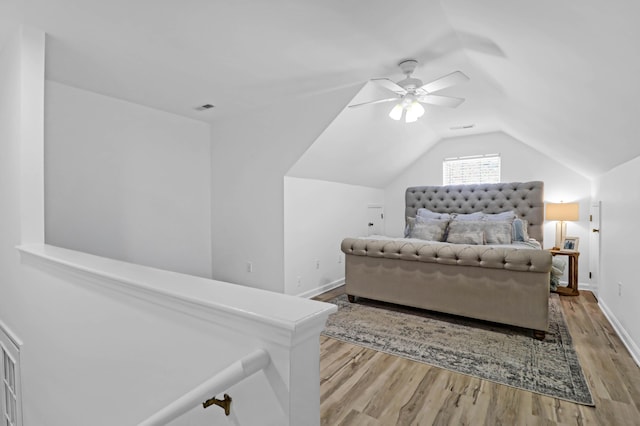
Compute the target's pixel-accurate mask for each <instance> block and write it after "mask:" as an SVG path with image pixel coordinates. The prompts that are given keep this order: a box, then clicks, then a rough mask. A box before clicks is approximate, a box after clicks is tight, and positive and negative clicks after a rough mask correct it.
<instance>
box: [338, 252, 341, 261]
mask: <svg viewBox="0 0 640 426" xmlns="http://www.w3.org/2000/svg"><path fill="white" fill-rule="evenodd" d="M338 263H342V255H341V254H339V255H338Z"/></svg>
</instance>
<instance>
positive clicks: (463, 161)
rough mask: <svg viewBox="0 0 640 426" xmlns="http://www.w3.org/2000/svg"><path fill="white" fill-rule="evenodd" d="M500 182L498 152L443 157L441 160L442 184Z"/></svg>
mask: <svg viewBox="0 0 640 426" xmlns="http://www.w3.org/2000/svg"><path fill="white" fill-rule="evenodd" d="M498 182H500V154H486V155H474V156H469V157H455V158H445V159H444V160H443V161H442V184H443V185H458V184H468V183H498Z"/></svg>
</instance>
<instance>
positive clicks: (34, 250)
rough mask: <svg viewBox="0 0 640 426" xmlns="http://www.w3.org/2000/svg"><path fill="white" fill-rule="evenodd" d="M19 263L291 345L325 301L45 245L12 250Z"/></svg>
mask: <svg viewBox="0 0 640 426" xmlns="http://www.w3.org/2000/svg"><path fill="white" fill-rule="evenodd" d="M17 249H18V251H19V252H20V255H21V261H22V262H23V263H24V264H28V265H30V266H32V267H35V268H37V269H41V270H44V271H45V272H48V273H54V274H57V275H62V276H63V277H66V278H72V279H73V282H75V283H79V284H80V285H85V284H86V285H87V287H91V286H92V285H96V286H100V287H106V288H110V289H112V290H115V291H117V292H120V293H125V294H127V295H129V296H132V297H136V298H139V299H142V300H145V301H147V302H150V303H154V304H157V305H161V306H163V307H165V308H168V309H172V310H176V311H179V312H182V313H184V314H187V315H191V316H195V317H197V318H201V319H203V320H206V321H209V322H213V323H215V324H224V325H225V326H227V327H229V328H232V329H236V330H238V331H239V332H242V333H246V334H250V335H255V336H258V337H259V338H260V339H262V340H266V341H272V342H274V343H277V344H278V345H282V346H286V347H290V346H296V345H297V344H299V343H300V342H302V341H305V340H307V339H308V338H311V337H314V336H315V338H317V336H318V335H319V334H320V332H321V331H322V330H323V329H324V326H325V323H326V320H327V317H328V316H329V314H331V313H333V312H336V311H337V307H336V306H335V305H333V304H330V303H324V302H319V301H315V300H309V299H304V298H300V297H296V296H291V295H286V294H281V293H275V292H270V291H266V290H262V289H256V288H252V287H245V286H241V285H237V284H232V283H228V282H223V281H216V280H211V279H207V278H202V277H196V276H192V275H187V274H182V273H178V272H171V271H166V270H162V269H157V268H152V267H148V266H143V265H137V264H133V263H128V262H123V261H120V260H115V259H109V258H105V257H100V256H95V255H92V254H89V253H84V252H78V251H74V250H69V249H65V248H61V247H56V246H51V245H47V244H29V245H21V246H18V247H17Z"/></svg>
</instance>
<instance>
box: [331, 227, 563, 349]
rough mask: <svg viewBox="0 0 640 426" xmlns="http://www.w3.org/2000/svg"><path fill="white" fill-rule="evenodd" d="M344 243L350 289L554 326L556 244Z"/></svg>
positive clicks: (540, 331) (539, 332)
mask: <svg viewBox="0 0 640 426" xmlns="http://www.w3.org/2000/svg"><path fill="white" fill-rule="evenodd" d="M341 248H342V251H343V252H344V253H345V255H346V277H345V281H346V293H347V294H348V295H349V296H360V297H365V298H370V299H375V300H381V301H386V302H391V303H397V304H402V305H407V306H413V307H417V308H422V309H429V310H433V311H438V312H445V313H449V314H455V315H461V316H465V317H470V318H476V319H481V320H486V321H493V322H498V323H502V324H509V325H515V326H519V327H525V328H530V329H533V330H534V331H535V334H536V337H537V338H541V337H542V338H543V337H544V333H545V332H546V330H547V327H548V315H549V311H548V298H549V272H550V270H551V254H550V253H549V252H548V251H544V250H523V249H511V248H498V247H491V246H486V245H484V246H473V245H464V244H442V243H430V242H427V241H425V242H424V243H417V242H416V243H413V242H407V241H401V240H366V239H355V238H347V239H345V240H343V242H342V247H341ZM350 299H352V298H350Z"/></svg>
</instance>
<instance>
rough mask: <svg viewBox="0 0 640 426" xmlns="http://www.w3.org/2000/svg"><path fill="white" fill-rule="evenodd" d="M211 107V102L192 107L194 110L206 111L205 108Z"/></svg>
mask: <svg viewBox="0 0 640 426" xmlns="http://www.w3.org/2000/svg"><path fill="white" fill-rule="evenodd" d="M213 107H214V106H213V105H211V104H204V105H200V106H198V107H195V108H194V109H195V110H196V111H206V110H208V109H211V108H213Z"/></svg>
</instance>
